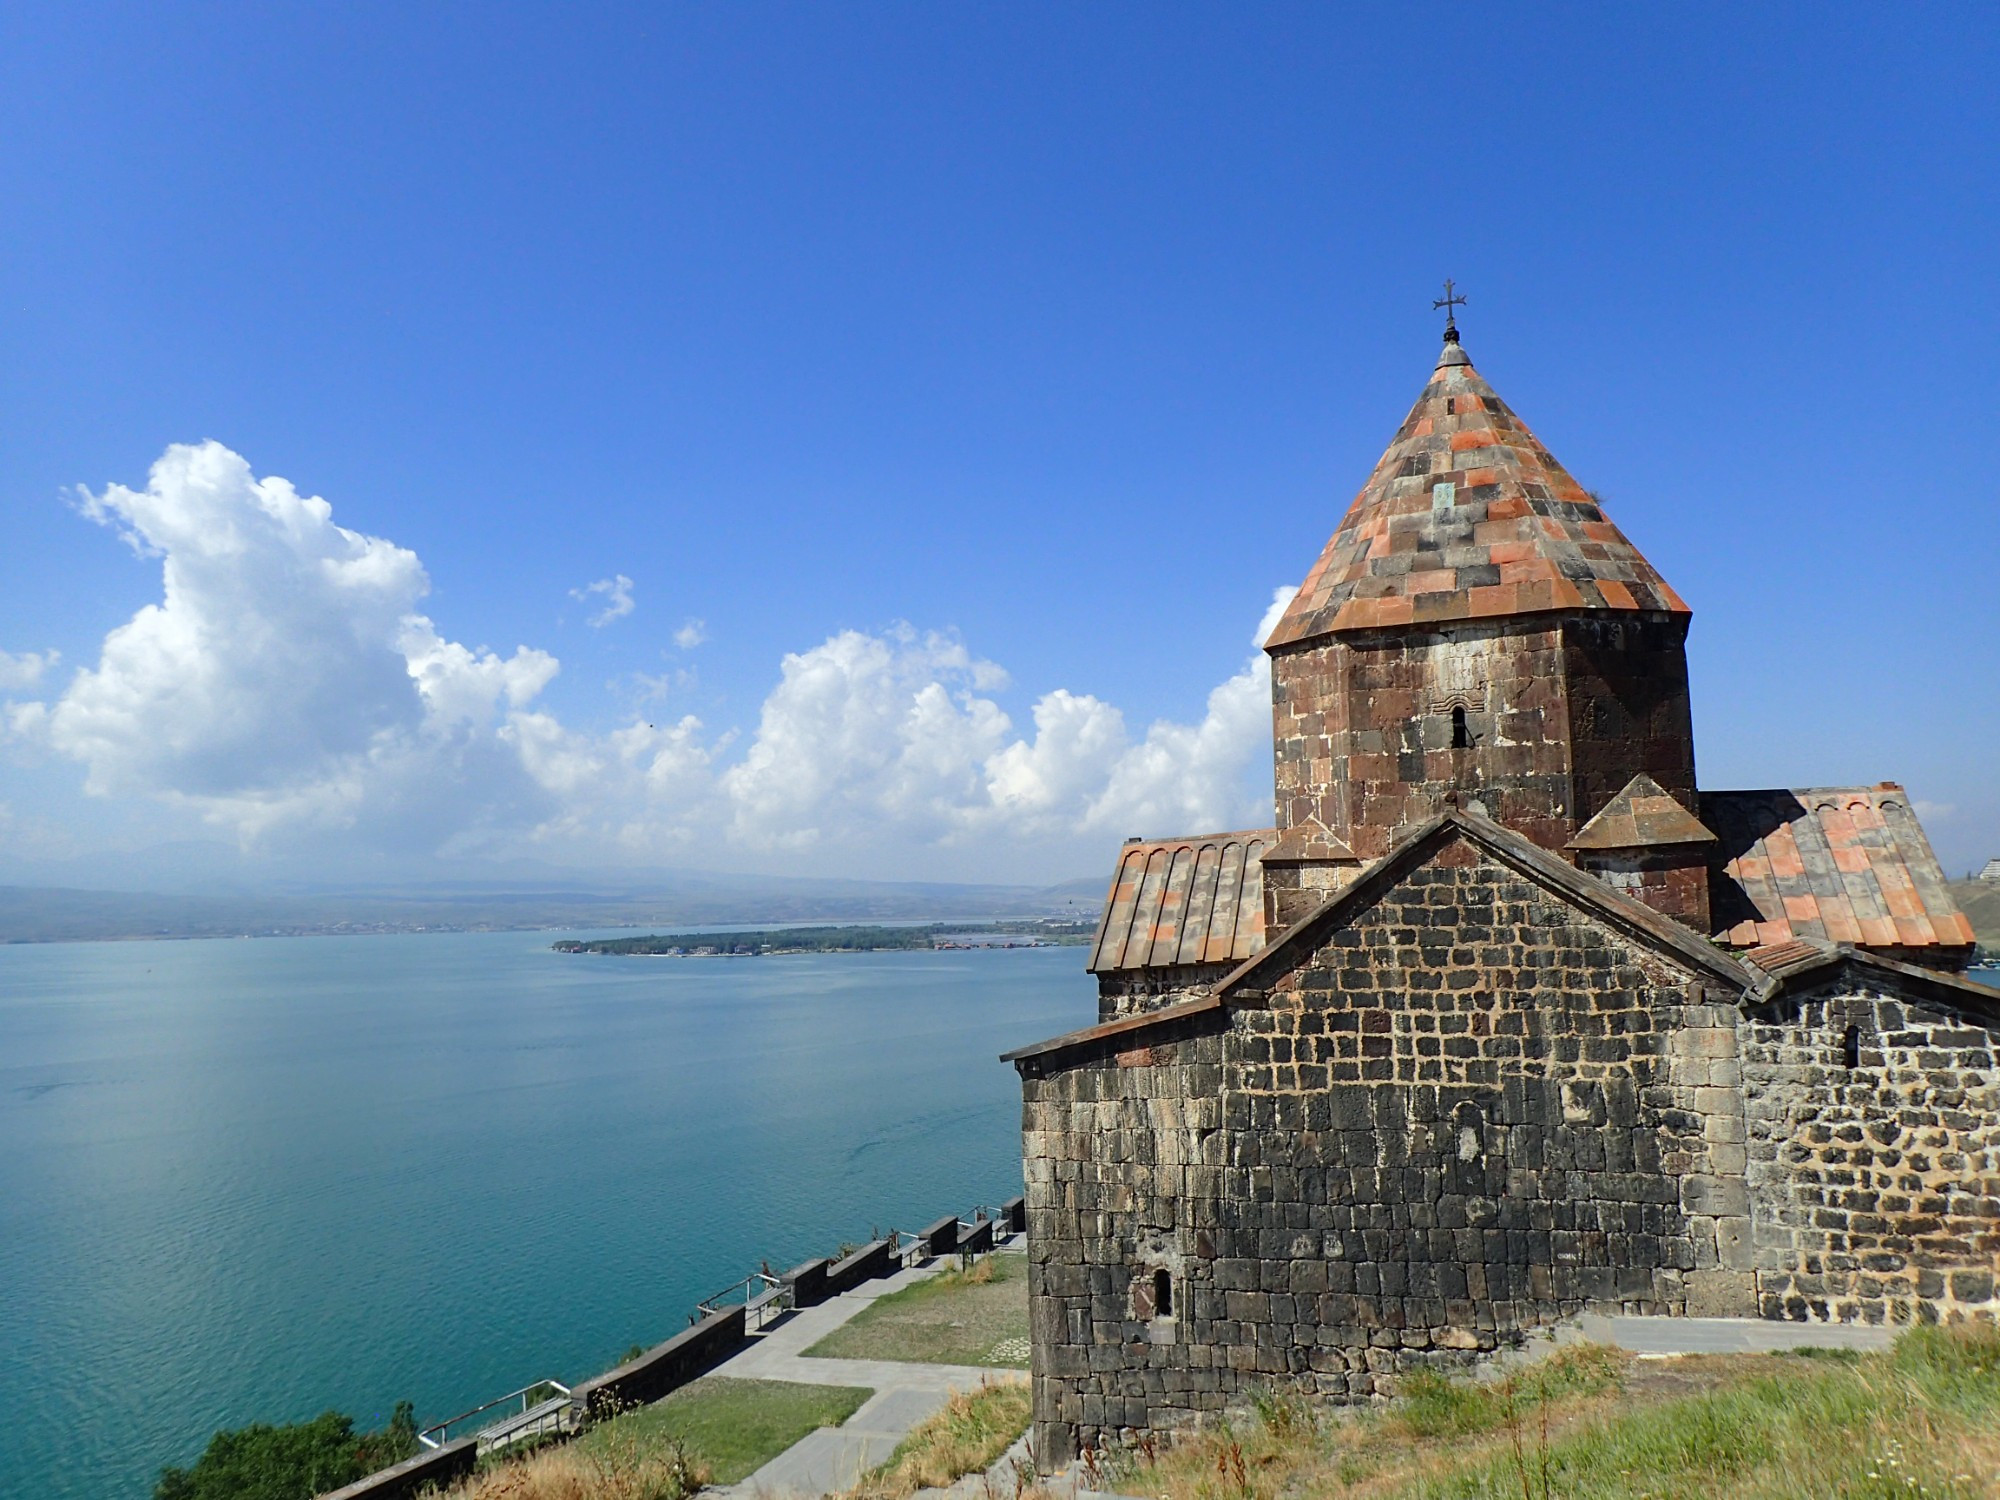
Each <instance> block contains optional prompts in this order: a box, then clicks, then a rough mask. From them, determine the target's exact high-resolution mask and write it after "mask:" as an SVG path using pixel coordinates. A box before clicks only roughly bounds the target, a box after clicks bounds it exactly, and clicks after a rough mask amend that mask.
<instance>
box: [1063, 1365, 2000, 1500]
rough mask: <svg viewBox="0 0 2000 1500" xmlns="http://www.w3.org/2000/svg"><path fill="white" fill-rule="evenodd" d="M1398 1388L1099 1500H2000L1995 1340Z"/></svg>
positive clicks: (1293, 1419)
mask: <svg viewBox="0 0 2000 1500" xmlns="http://www.w3.org/2000/svg"><path fill="white" fill-rule="evenodd" d="M1408 1386H1409V1394H1407V1395H1406V1396H1404V1397H1403V1398H1401V1399H1399V1400H1398V1401H1397V1402H1395V1403H1393V1404H1392V1405H1391V1406H1390V1407H1389V1408H1388V1409H1387V1410H1386V1411H1382V1412H1360V1413H1355V1414H1351V1415H1347V1416H1344V1417H1339V1418H1334V1417H1329V1416H1328V1415H1327V1414H1325V1413H1323V1412H1321V1411H1318V1410H1316V1409H1315V1408H1313V1407H1311V1406H1309V1405H1306V1404H1305V1403H1302V1402H1299V1401H1297V1400H1295V1399H1285V1398H1284V1397H1282V1396H1279V1395H1273V1396H1270V1397H1267V1398H1266V1399H1265V1400H1264V1401H1263V1402H1261V1403H1260V1404H1259V1415H1258V1417H1257V1418H1256V1419H1254V1420H1249V1421H1239V1422H1238V1423H1237V1424H1235V1426H1234V1427H1233V1428H1229V1427H1225V1428H1218V1429H1214V1430H1210V1431H1206V1432H1203V1433H1200V1434H1197V1435H1194V1436H1192V1437H1189V1438H1186V1439H1184V1440H1183V1441H1182V1442H1180V1443H1179V1444H1178V1445H1176V1446H1174V1447H1173V1448H1171V1449H1169V1450H1167V1451H1164V1452H1158V1451H1156V1452H1155V1453H1154V1455H1153V1456H1152V1457H1151V1458H1150V1459H1148V1458H1147V1457H1146V1456H1145V1455H1144V1454H1139V1455H1134V1456H1132V1457H1131V1458H1129V1459H1126V1460H1122V1461H1120V1462H1118V1463H1116V1464H1113V1465H1111V1466H1110V1468H1111V1473H1110V1475H1109V1476H1108V1478H1107V1482H1106V1483H1105V1484H1104V1486H1103V1487H1105V1488H1110V1489H1116V1490H1120V1491H1124V1492H1127V1493H1132V1494H1141V1495H1147V1496H1159V1497H1161V1500H1276V1497H1278V1496H1280V1495H1285V1496H1300V1495H1306V1496H1318V1495H1334V1494H1339V1495H1347V1494H1353V1495H1357V1496H1361V1495H1366V1496H1370V1497H1380V1500H1390V1497H1402V1500H1517V1497H1518V1500H1545V1497H1555V1496H1564V1497H1568V1500H1821V1497H1826V1496H1883V1497H1886V1496H1890V1495H1898V1496H1904V1497H1909V1500H1914V1497H1919V1496H1922V1497H1931V1500H1993V1497H2000V1332H1996V1331H1995V1330H1993V1329H1991V1328H1987V1329H1984V1330H1983V1331H1980V1332H1976V1333H1974V1332H1962V1333H1961V1332H1955V1333H1944V1332H1940V1331H1937V1330H1932V1329H1924V1330H1919V1331H1917V1332H1914V1333H1911V1334H1907V1335H1905V1336H1904V1338H1903V1339H1902V1341H1901V1342H1899V1343H1898V1345H1897V1347H1896V1349H1895V1350H1894V1351H1893V1352H1892V1353H1889V1354H1880V1355H1870V1356H1866V1357H1862V1358H1854V1359H1802V1358H1798V1357H1782V1356H1708V1357H1701V1358H1691V1359H1685V1360H1673V1361H1657V1362H1656V1361H1644V1362H1638V1361H1633V1360H1631V1359H1629V1358H1628V1357H1627V1356H1624V1355H1622V1354H1618V1353H1615V1352H1613V1351H1610V1350H1602V1349H1596V1350H1593V1349H1588V1348H1583V1349H1575V1350H1571V1351H1566V1352H1565V1353H1564V1354H1562V1355H1561V1356H1558V1358H1557V1359H1555V1360H1552V1361H1550V1362H1548V1363H1546V1364H1544V1365H1542V1366H1539V1367H1536V1368H1535V1369H1533V1370H1530V1371H1527V1372H1524V1373H1523V1374H1521V1375H1519V1376H1516V1377H1515V1378H1514V1380H1513V1382H1511V1383H1510V1384H1507V1385H1502V1386H1496V1387H1472V1386H1466V1385H1460V1384H1455V1383H1448V1382H1445V1381H1442V1380H1423V1379H1418V1380H1415V1381H1411V1382H1408ZM1544 1391H1546V1393H1547V1399H1546V1400H1544V1399H1543V1398H1542V1393H1543V1392H1544ZM1545 1418H1546V1423H1545Z"/></svg>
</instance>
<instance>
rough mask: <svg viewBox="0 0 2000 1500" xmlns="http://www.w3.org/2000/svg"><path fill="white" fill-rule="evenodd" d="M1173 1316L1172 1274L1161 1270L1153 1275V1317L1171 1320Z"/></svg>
mask: <svg viewBox="0 0 2000 1500" xmlns="http://www.w3.org/2000/svg"><path fill="white" fill-rule="evenodd" d="M1173 1315H1174V1278H1173V1273H1172V1272H1170V1271H1168V1270H1166V1269H1164V1268H1162V1269H1160V1270H1157V1271H1155V1272H1154V1273H1153V1316H1154V1317H1156V1318H1171V1317H1172V1316H1173Z"/></svg>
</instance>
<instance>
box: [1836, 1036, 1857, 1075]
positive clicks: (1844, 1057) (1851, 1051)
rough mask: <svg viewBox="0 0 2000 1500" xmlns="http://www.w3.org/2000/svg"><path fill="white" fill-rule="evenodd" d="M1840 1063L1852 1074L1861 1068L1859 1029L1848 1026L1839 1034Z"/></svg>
mask: <svg viewBox="0 0 2000 1500" xmlns="http://www.w3.org/2000/svg"><path fill="white" fill-rule="evenodd" d="M1840 1061H1841V1064H1842V1065H1843V1066H1844V1067H1845V1068H1846V1069H1847V1071H1848V1072H1850V1073H1852V1072H1853V1071H1854V1070H1855V1069H1856V1068H1858V1067H1860V1066H1861V1028H1860V1027H1859V1026H1850V1027H1848V1028H1847V1030H1845V1031H1844V1032H1842V1033H1841V1034H1840Z"/></svg>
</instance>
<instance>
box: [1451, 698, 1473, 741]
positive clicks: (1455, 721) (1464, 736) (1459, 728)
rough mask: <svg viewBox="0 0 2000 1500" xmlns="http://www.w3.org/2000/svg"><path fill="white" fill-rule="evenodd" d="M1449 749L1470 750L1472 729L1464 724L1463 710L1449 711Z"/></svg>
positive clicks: (1455, 708) (1454, 709)
mask: <svg viewBox="0 0 2000 1500" xmlns="http://www.w3.org/2000/svg"><path fill="white" fill-rule="evenodd" d="M1451 748H1452V749H1454V750H1469V749H1471V748H1472V728H1471V726H1470V725H1468V724H1467V723H1466V722H1465V710H1464V709H1463V708H1457V707H1454V708H1453V709H1452V711H1451Z"/></svg>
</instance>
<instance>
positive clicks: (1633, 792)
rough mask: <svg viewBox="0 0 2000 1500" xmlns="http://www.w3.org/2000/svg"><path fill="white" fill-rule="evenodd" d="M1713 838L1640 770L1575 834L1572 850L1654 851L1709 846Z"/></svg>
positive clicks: (1692, 816) (1665, 791)
mask: <svg viewBox="0 0 2000 1500" xmlns="http://www.w3.org/2000/svg"><path fill="white" fill-rule="evenodd" d="M1714 842H1715V835H1714V834H1712V833H1710V832H1709V831H1708V830H1707V829H1706V828H1704V827H1703V826H1702V823H1701V820H1700V819H1699V818H1697V817H1696V816H1695V815H1694V814H1693V813H1691V812H1689V811H1688V810H1687V809H1686V808H1685V807H1682V806H1681V805H1680V803H1679V802H1678V801H1676V800H1675V798H1674V795H1673V793H1671V792H1669V791H1667V790H1666V789H1665V788H1664V787H1662V786H1661V785H1660V784H1659V783H1658V782H1657V781H1655V780H1653V778H1652V777H1650V776H1648V775H1647V774H1646V773H1645V772H1644V771H1641V772H1640V773H1639V774H1638V775H1637V776H1634V777H1633V778H1632V779H1631V780H1630V781H1628V782H1626V783H1625V790H1624V791H1622V792H1620V793H1619V794H1618V795H1617V796H1615V797H1613V798H1612V799H1611V800H1610V801H1609V802H1607V803H1605V804H1604V806H1603V808H1602V809H1600V810H1599V812H1598V814H1597V816H1596V817H1594V818H1592V819H1591V820H1590V821H1589V822H1588V823H1586V824H1584V825H1583V827H1581V828H1579V829H1578V830H1577V831H1576V837H1575V838H1573V839H1571V840H1570V841H1569V844H1568V846H1567V847H1569V848H1571V849H1653V848H1658V847H1661V846H1663V845H1666V844H1712V843H1714Z"/></svg>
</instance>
